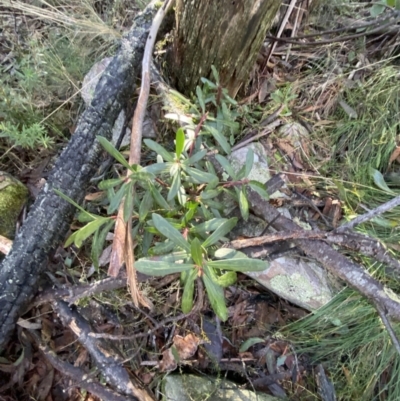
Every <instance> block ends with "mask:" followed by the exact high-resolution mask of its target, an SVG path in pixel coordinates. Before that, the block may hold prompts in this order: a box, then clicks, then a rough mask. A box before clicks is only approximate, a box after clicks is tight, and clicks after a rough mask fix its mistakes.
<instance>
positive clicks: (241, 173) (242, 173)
mask: <svg viewBox="0 0 400 401" xmlns="http://www.w3.org/2000/svg"><path fill="white" fill-rule="evenodd" d="M245 175H246V166H242V167H240V170H239V171H238V172H237V173H236V177H237V179H238V180H243V178H245Z"/></svg>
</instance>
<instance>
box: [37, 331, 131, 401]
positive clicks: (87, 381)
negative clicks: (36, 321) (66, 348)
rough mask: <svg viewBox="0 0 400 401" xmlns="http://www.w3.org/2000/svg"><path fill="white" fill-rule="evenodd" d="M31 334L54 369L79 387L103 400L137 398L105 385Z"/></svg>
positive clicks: (121, 400) (115, 400)
mask: <svg viewBox="0 0 400 401" xmlns="http://www.w3.org/2000/svg"><path fill="white" fill-rule="evenodd" d="M29 332H30V335H31V336H32V337H33V338H34V340H35V342H36V344H37V345H38V347H39V349H40V350H41V351H42V353H43V355H44V356H45V358H46V359H47V360H48V361H49V362H50V363H51V365H52V366H53V368H54V369H57V370H58V371H59V372H60V373H61V374H63V375H66V376H68V377H69V378H70V379H72V380H73V381H74V382H75V384H76V386H77V387H81V388H84V389H85V390H87V391H89V392H90V393H92V394H93V395H95V396H97V397H98V398H100V399H101V400H104V401H129V400H131V401H133V400H137V398H136V397H135V399H133V398H132V397H125V396H122V395H120V394H118V393H116V392H114V391H112V390H111V389H109V388H107V387H104V386H103V385H102V384H100V383H99V382H97V381H95V380H93V378H92V377H91V376H90V375H88V374H87V373H86V372H85V371H83V370H82V369H81V368H78V367H77V366H73V365H71V364H69V363H67V362H64V361H62V360H61V359H60V358H59V357H58V356H57V355H56V354H55V352H54V351H53V350H52V349H50V347H48V346H47V345H45V344H44V343H43V342H42V341H41V339H40V337H39V335H38V334H37V333H36V332H35V331H33V330H29Z"/></svg>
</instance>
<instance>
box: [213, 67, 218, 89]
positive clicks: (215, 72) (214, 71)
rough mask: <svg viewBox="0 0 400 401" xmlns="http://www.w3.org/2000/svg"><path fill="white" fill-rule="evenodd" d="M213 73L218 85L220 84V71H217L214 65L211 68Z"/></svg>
mask: <svg viewBox="0 0 400 401" xmlns="http://www.w3.org/2000/svg"><path fill="white" fill-rule="evenodd" d="M211 71H212V74H213V76H214V79H215V82H216V83H217V85H218V84H219V74H218V71H217V69H216V68H215V66H214V65H212V66H211Z"/></svg>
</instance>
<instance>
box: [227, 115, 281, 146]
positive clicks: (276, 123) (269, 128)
mask: <svg viewBox="0 0 400 401" xmlns="http://www.w3.org/2000/svg"><path fill="white" fill-rule="evenodd" d="M281 124H282V120H276V121H274V122H273V123H271V124H269V125H267V126H266V127H265V129H264V130H263V131H261V132H260V133H259V134H257V135H254V136H253V137H251V138H249V139H246V140H245V141H242V142H240V143H238V144H237V145H235V146H233V147H232V151H235V150H238V149H240V148H243V147H244V146H246V145H247V144H248V143H250V142H254V141H255V140H257V139H260V138H262V137H263V136H265V135H268V134H270V133H271V132H272V131H273V130H274V129H275V128H276V127H279V126H280V125H281Z"/></svg>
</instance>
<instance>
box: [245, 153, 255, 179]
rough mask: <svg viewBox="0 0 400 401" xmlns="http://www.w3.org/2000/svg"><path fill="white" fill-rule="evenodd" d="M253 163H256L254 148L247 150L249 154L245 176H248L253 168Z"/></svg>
mask: <svg viewBox="0 0 400 401" xmlns="http://www.w3.org/2000/svg"><path fill="white" fill-rule="evenodd" d="M253 164H254V152H253V149H249V150H248V151H247V155H246V164H245V166H246V172H245V174H244V176H245V177H248V176H249V174H250V172H251V169H252V168H253Z"/></svg>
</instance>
